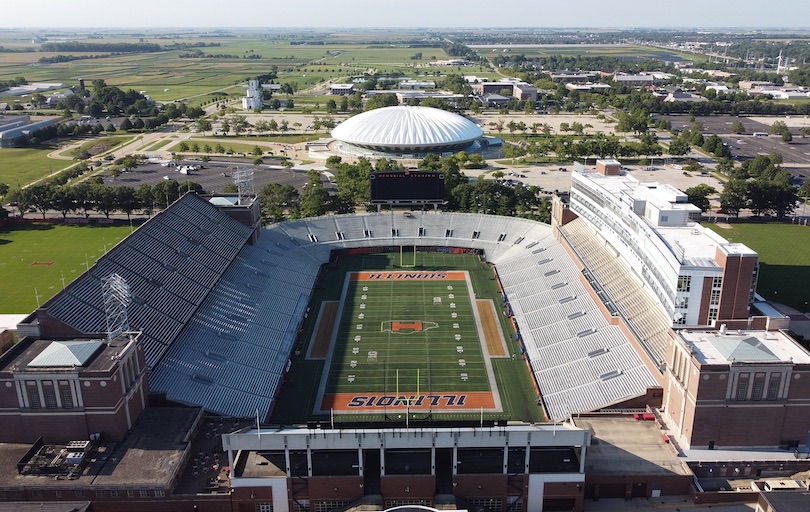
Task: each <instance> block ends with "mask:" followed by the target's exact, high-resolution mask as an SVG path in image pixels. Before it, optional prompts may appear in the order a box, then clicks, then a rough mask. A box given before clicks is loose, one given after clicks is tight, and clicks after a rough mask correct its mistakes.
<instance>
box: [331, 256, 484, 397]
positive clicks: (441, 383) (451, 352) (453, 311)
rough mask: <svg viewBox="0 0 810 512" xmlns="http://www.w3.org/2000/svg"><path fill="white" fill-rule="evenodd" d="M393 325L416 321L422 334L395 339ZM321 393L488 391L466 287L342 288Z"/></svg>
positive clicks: (398, 283) (397, 284)
mask: <svg viewBox="0 0 810 512" xmlns="http://www.w3.org/2000/svg"><path fill="white" fill-rule="evenodd" d="M419 273H420V272H419V271H415V272H414V274H419ZM395 321H418V322H422V328H423V330H422V331H421V332H417V331H414V330H412V329H403V330H401V331H399V332H395V331H394V330H393V329H392V327H393V326H392V322H395ZM458 347H461V352H459V348H458ZM460 360H463V362H462V363H461V364H463V365H464V366H460V363H459V361H460ZM462 374H463V375H464V376H465V379H464V380H462V379H461V375H462ZM417 375H418V380H417ZM350 376H353V377H350ZM326 388H327V392H330V393H354V394H362V393H375V394H380V393H383V394H392V395H393V394H396V393H397V392H399V393H400V394H403V393H404V394H411V395H412V394H415V393H417V392H419V393H433V392H451V391H490V388H489V382H488V380H487V370H486V367H485V366H484V359H483V350H482V348H481V340H480V339H479V336H478V331H477V329H476V324H475V317H474V313H473V304H472V301H471V300H470V294H469V291H468V288H467V283H466V281H464V280H446V281H445V280H441V281H402V280H389V281H354V280H353V281H350V282H349V283H348V292H347V295H346V300H345V302H344V304H343V315H342V317H341V321H340V328H339V330H338V335H337V339H336V343H335V347H334V353H333V355H332V358H331V365H330V372H329V378H328V381H327V386H326Z"/></svg>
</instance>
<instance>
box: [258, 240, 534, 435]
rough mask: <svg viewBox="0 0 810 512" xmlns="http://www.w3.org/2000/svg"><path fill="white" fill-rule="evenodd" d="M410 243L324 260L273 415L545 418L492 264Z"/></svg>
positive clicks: (283, 418)
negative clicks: (391, 249) (399, 248)
mask: <svg viewBox="0 0 810 512" xmlns="http://www.w3.org/2000/svg"><path fill="white" fill-rule="evenodd" d="M406 249H407V248H406ZM405 252H406V254H405V255H404V256H401V255H400V254H399V253H372V254H359V255H358V254H355V255H350V256H349V255H341V256H340V257H339V258H336V259H335V260H334V261H333V262H331V263H329V264H328V265H326V266H325V267H324V271H323V272H322V273H321V276H320V278H319V282H318V284H317V285H316V286H315V289H314V294H313V299H312V302H311V308H310V314H309V315H308V318H307V319H306V320H305V322H304V324H303V326H302V331H301V333H300V336H299V342H298V344H297V346H296V350H295V357H294V358H293V360H292V366H291V369H290V372H289V374H288V375H289V377H288V379H287V381H286V382H285V384H284V387H283V388H282V392H281V395H280V396H279V401H278V403H277V405H276V407H275V409H274V411H273V417H272V421H273V422H279V423H285V424H287V423H294V422H299V423H300V422H304V421H312V420H322V419H323V418H328V417H330V416H333V417H339V418H340V421H346V422H358V421H359V422H379V421H404V418H405V417H406V416H407V418H409V419H411V420H412V421H420V420H422V421H445V420H452V421H455V420H462V421H465V420H466V421H470V420H472V421H478V420H479V419H482V418H484V419H487V420H494V419H507V420H508V419H515V420H521V421H543V420H544V417H543V414H542V408H541V407H540V406H538V404H537V391H536V389H535V387H534V385H533V383H532V380H531V375H530V373H529V371H528V368H527V365H526V362H525V361H524V360H523V358H522V357H521V356H520V348H519V346H518V344H517V342H516V341H515V339H514V329H513V328H512V325H511V323H510V320H509V318H508V317H507V316H505V315H504V308H503V302H502V300H501V299H502V297H501V293H500V289H499V287H498V283H497V280H496V277H495V273H494V272H493V270H492V268H491V267H490V266H489V265H488V264H486V263H484V262H482V261H481V259H480V258H479V256H478V255H474V254H448V253H445V252H433V251H432V250H431V251H427V252H422V251H421V250H420V251H418V252H416V253H415V254H414V252H413V248H412V247H411V248H410V252H409V251H407V250H406V251H405ZM403 260H404V261H403ZM403 263H405V264H408V263H412V264H414V265H415V266H414V267H404V266H402V264H403Z"/></svg>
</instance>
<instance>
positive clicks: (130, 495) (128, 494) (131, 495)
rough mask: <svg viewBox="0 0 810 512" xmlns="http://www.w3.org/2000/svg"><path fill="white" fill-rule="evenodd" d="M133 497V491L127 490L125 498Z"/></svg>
mask: <svg viewBox="0 0 810 512" xmlns="http://www.w3.org/2000/svg"><path fill="white" fill-rule="evenodd" d="M134 497H135V491H127V498H134Z"/></svg>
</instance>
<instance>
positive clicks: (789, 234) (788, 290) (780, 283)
mask: <svg viewBox="0 0 810 512" xmlns="http://www.w3.org/2000/svg"><path fill="white" fill-rule="evenodd" d="M722 226H730V227H721V225H717V224H707V227H709V228H711V229H712V230H714V231H716V232H717V233H719V234H720V235H721V236H723V237H725V238H727V239H728V240H730V241H732V242H740V243H743V244H745V245H747V246H748V247H750V248H751V249H753V250H755V251H757V253H758V254H759V263H760V271H759V282H758V284H757V292H758V293H759V294H760V295H762V296H763V297H765V298H766V299H768V300H773V301H774V302H778V303H781V304H786V305H788V306H791V307H793V308H796V309H798V310H799V311H803V312H808V311H810V309H808V302H810V251H808V250H807V248H808V247H810V226H802V225H799V224H782V223H775V222H735V223H733V224H728V225H722Z"/></svg>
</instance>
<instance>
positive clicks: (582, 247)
mask: <svg viewBox="0 0 810 512" xmlns="http://www.w3.org/2000/svg"><path fill="white" fill-rule="evenodd" d="M561 231H562V232H563V234H564V236H565V237H566V240H567V241H568V243H569V244H570V245H571V247H572V248H573V249H574V251H575V252H576V253H577V255H578V256H579V257H580V259H581V260H582V262H583V264H584V265H585V266H586V268H587V269H588V270H589V271H590V272H591V274H592V275H593V276H594V277H595V278H596V279H597V280H598V281H599V284H600V285H602V288H603V289H604V290H605V291H606V292H607V294H608V295H609V297H610V298H611V300H612V301H613V304H614V305H615V306H616V308H617V309H618V310H619V313H620V314H621V315H622V316H623V317H624V318H625V320H626V321H627V323H628V325H629V326H630V328H631V329H632V330H633V331H634V332H635V333H636V334H637V335H638V337H639V341H640V342H641V344H642V346H643V347H644V348H645V350H646V351H647V353H648V354H649V356H650V358H651V359H652V360H653V361H655V362H658V363H659V364H660V362H661V361H663V360H664V357H665V355H666V349H667V343H668V341H669V337H670V335H671V332H672V329H671V325H670V321H669V318H667V316H666V314H665V313H664V311H663V310H662V309H661V306H660V305H659V304H658V302H657V300H656V299H655V298H654V297H653V296H652V295H651V294H650V293H649V292H648V290H647V289H646V288H645V287H644V285H643V284H642V282H641V280H640V279H639V278H638V277H637V276H636V275H635V273H634V272H633V271H632V270H631V269H630V267H629V266H628V265H627V264H626V263H625V262H624V261H622V259H621V258H619V257H618V256H617V255H616V253H615V252H614V251H613V250H612V249H611V248H609V247H607V246H606V245H605V244H604V242H600V241H599V238H598V237H597V236H596V235H595V234H594V233H593V231H592V230H591V229H590V228H589V227H588V225H587V223H585V221H584V220H582V219H576V220H574V221H573V222H569V223H568V224H566V225H565V226H563V227H562V228H561Z"/></svg>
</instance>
